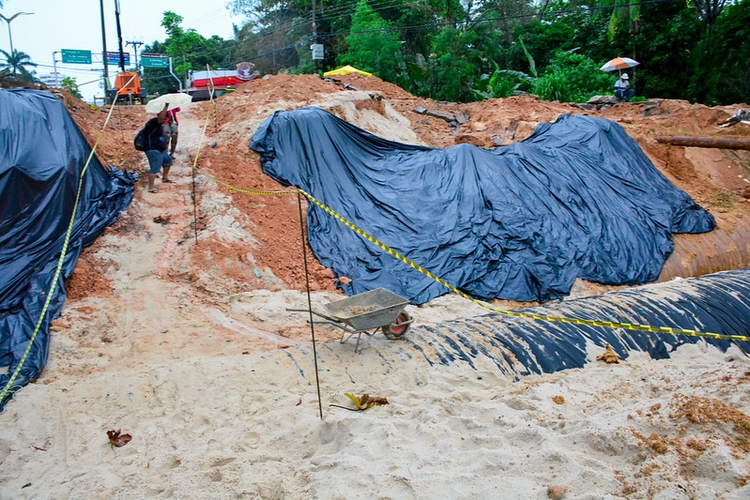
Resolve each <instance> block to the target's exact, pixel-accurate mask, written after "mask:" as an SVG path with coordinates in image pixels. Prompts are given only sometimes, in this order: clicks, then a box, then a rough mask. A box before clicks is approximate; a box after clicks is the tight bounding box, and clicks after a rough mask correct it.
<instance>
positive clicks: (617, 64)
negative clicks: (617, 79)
mask: <svg viewBox="0 0 750 500" xmlns="http://www.w3.org/2000/svg"><path fill="white" fill-rule="evenodd" d="M639 64H641V63H639V62H638V61H635V60H633V59H630V58H629V57H615V58H614V59H612V60H611V61H608V62H607V64H605V65H604V66H602V67H601V68H599V69H600V70H602V71H614V70H616V69H620V70H622V69H628V68H632V67H634V66H638V65H639Z"/></svg>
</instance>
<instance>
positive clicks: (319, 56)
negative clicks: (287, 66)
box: [310, 43, 323, 61]
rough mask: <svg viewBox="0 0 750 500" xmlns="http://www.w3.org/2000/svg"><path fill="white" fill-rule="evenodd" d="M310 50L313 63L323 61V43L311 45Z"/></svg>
mask: <svg viewBox="0 0 750 500" xmlns="http://www.w3.org/2000/svg"><path fill="white" fill-rule="evenodd" d="M310 50H312V58H313V61H322V60H323V44H322V43H314V44H312V45H310Z"/></svg>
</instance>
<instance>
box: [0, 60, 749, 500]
mask: <svg viewBox="0 0 750 500" xmlns="http://www.w3.org/2000/svg"><path fill="white" fill-rule="evenodd" d="M343 80H344V83H347V84H349V85H350V89H349V90H347V89H345V88H344V87H343V86H342V85H341V84H340V83H339V84H337V83H334V82H330V81H323V80H320V79H318V78H316V77H312V76H290V75H277V76H271V77H266V78H263V79H259V80H256V81H253V82H249V83H248V84H246V85H244V86H242V87H241V88H240V89H238V90H237V91H236V92H235V93H234V94H232V95H228V96H224V97H222V98H220V99H218V100H217V101H216V102H215V107H214V105H213V104H214V103H193V104H190V105H188V106H186V107H184V108H183V109H182V111H181V113H180V122H181V123H180V143H179V146H178V155H177V160H176V162H175V167H174V168H173V170H172V174H171V177H172V178H173V179H174V180H175V181H176V183H175V184H160V182H159V181H157V187H158V188H159V189H160V192H159V193H156V194H152V193H148V192H146V191H145V189H144V186H145V181H144V180H143V179H142V180H141V181H139V185H138V188H137V191H136V196H135V199H134V201H133V204H132V206H131V207H130V209H129V210H128V212H127V213H125V214H124V215H123V217H122V218H121V220H120V221H118V222H117V223H116V224H115V225H114V226H113V227H111V228H109V229H108V230H107V231H106V232H105V234H104V236H103V237H101V238H100V239H99V240H98V241H97V242H96V243H95V244H94V245H92V246H91V247H90V248H88V249H87V250H86V251H84V253H83V255H82V257H81V259H80V260H79V264H78V266H77V268H76V271H75V272H74V275H73V277H72V278H71V279H70V280H69V281H68V282H67V287H68V299H67V301H66V304H65V307H64V309H63V313H62V316H61V317H60V318H59V319H58V320H56V321H55V322H54V324H53V333H52V337H51V343H50V349H49V361H48V363H47V366H46V368H45V370H44V372H43V373H42V375H41V377H40V378H39V379H38V380H37V381H36V382H35V383H33V384H30V385H28V386H27V387H25V388H24V389H22V390H21V391H20V392H18V393H17V395H16V396H15V399H14V401H12V402H10V403H9V404H8V405H7V408H6V410H5V411H4V412H3V413H2V414H0V425H2V426H3V428H4V429H6V430H5V431H4V432H3V433H2V434H1V435H0V464H2V470H3V474H2V477H0V498H264V499H267V498H351V497H353V496H355V495H362V494H367V495H372V496H375V497H377V498H500V497H507V498H511V497H512V498H547V497H549V498H555V497H557V498H621V497H628V498H706V497H712V498H713V497H719V498H746V497H747V495H748V493H750V490H749V489H748V488H749V487H748V486H746V483H747V481H748V478H750V463H748V459H747V456H748V455H747V452H748V450H747V449H746V447H747V444H746V443H747V442H750V439H748V438H750V436H747V435H746V433H745V432H746V430H747V428H750V418H748V417H747V414H748V413H749V412H750V399H749V398H748V396H747V394H748V392H747V385H748V381H749V380H750V361H748V359H747V358H746V357H745V356H744V355H742V354H741V353H739V352H738V351H736V350H734V349H732V350H730V351H729V352H728V353H725V354H724V353H721V352H719V351H718V350H716V349H714V348H712V347H707V346H702V345H698V346H684V347H681V348H680V349H679V350H678V351H677V352H676V353H675V354H674V356H673V357H672V359H669V360H661V361H653V360H650V359H649V358H648V357H647V356H646V355H643V354H639V353H635V354H634V355H632V356H631V357H630V358H629V359H628V361H627V363H620V364H616V365H607V364H604V363H595V362H594V363H591V364H590V365H589V366H587V367H586V368H584V369H580V370H578V369H576V370H569V371H566V372H562V373H556V374H553V375H545V376H543V377H528V378H525V379H523V380H521V381H516V382H513V381H511V380H506V379H505V378H504V377H503V376H501V375H500V374H499V373H495V372H493V371H492V370H480V371H475V370H472V369H469V368H467V367H465V366H448V367H432V366H429V365H427V364H425V363H420V362H419V361H418V360H415V359H412V360H407V359H405V360H403V364H401V365H399V366H397V367H390V366H386V365H384V364H383V360H382V359H380V358H379V357H377V356H372V355H371V354H372V351H368V349H367V348H365V349H363V351H362V352H361V353H359V354H354V353H353V345H352V342H348V343H346V344H339V343H337V342H335V340H336V339H338V338H339V337H340V334H341V332H340V331H336V330H333V329H326V328H323V327H319V328H316V331H315V332H316V339H317V341H318V342H320V343H321V345H324V344H323V343H326V342H328V344H325V345H329V346H330V349H331V350H332V351H333V352H334V353H335V355H336V356H337V357H338V358H339V359H341V360H342V362H343V364H344V366H346V367H347V368H346V369H345V370H344V371H343V372H342V371H337V370H334V369H333V368H325V367H324V369H323V370H322V372H321V374H320V385H321V396H322V397H321V406H320V407H319V402H318V398H317V391H316V387H315V378H314V377H313V376H312V374H311V371H312V368H313V365H312V360H311V359H310V360H309V361H310V363H309V364H308V365H307V366H294V365H293V363H290V361H289V359H294V356H291V355H290V356H287V354H289V353H290V352H291V351H290V350H296V349H298V348H301V349H303V351H302V352H308V351H304V349H308V348H309V345H310V342H311V341H310V328H309V326H307V325H306V320H307V315H306V314H303V313H298V312H290V311H287V309H289V308H301V309H305V308H307V307H308V302H307V295H306V293H305V290H306V287H307V285H306V283H307V282H308V280H309V285H310V289H311V290H312V294H311V300H312V305H313V309H318V310H320V309H321V308H322V307H323V306H324V304H325V303H327V302H330V301H332V300H336V299H340V298H342V297H343V295H341V293H340V292H339V291H337V290H336V289H335V287H334V283H333V276H332V274H331V272H330V271H329V270H327V269H325V268H324V267H322V266H320V265H319V264H318V263H317V262H316V261H315V259H314V257H313V255H312V253H311V252H310V251H309V248H308V249H307V264H308V273H307V277H306V273H305V266H304V259H303V256H302V239H301V231H300V222H299V208H298V199H297V196H296V195H263V196H259V195H247V194H243V193H241V192H238V191H232V190H230V189H228V188H226V187H225V186H223V185H221V184H219V183H217V182H216V181H214V180H212V179H211V178H209V177H208V176H206V175H204V174H202V173H194V171H193V169H192V167H193V165H197V166H198V167H199V168H200V170H201V171H202V172H206V173H208V174H210V175H211V176H214V177H215V178H217V179H221V180H222V181H224V182H227V183H230V184H232V185H235V186H238V187H241V188H243V189H246V190H262V191H270V190H279V189H283V187H281V186H279V185H278V184H277V183H276V182H275V181H273V180H271V179H270V178H268V177H266V176H265V175H263V174H262V172H261V169H260V162H259V158H258V155H257V154H255V153H254V152H252V151H251V150H249V148H248V145H249V141H250V138H251V136H252V134H253V132H254V131H255V130H256V129H257V127H258V125H259V124H260V123H262V121H263V120H264V119H266V118H267V117H269V116H270V115H271V114H272V113H273V112H274V111H276V110H278V109H294V108H297V107H301V106H307V105H317V106H320V107H323V108H325V109H328V110H330V111H331V112H333V113H335V114H337V115H338V116H340V117H342V118H344V119H346V120H347V121H350V122H352V123H354V124H356V125H358V126H360V127H362V128H364V129H366V130H368V131H370V132H372V133H374V134H376V135H379V136H382V137H385V138H388V139H392V140H396V141H401V142H411V143H420V144H426V145H429V146H433V147H450V146H452V145H455V144H457V143H459V142H471V143H474V144H477V145H479V146H483V147H494V146H495V145H497V144H499V143H502V144H508V143H510V142H512V141H518V140H521V139H523V138H524V137H527V136H528V135H529V134H530V133H531V132H532V131H533V130H534V128H535V127H536V125H537V124H538V123H539V122H543V121H554V120H555V119H556V118H557V117H558V116H559V115H560V114H563V113H582V112H587V113H590V114H593V115H596V116H602V117H604V118H608V119H612V120H615V121H617V122H618V123H621V124H622V125H623V126H624V127H625V129H626V130H627V132H628V133H629V134H630V135H631V136H632V137H633V138H634V139H636V140H637V141H638V143H639V144H640V145H641V147H642V148H643V149H644V151H645V152H646V153H647V154H648V155H649V157H650V158H651V159H652V161H654V163H655V165H656V166H657V168H659V169H660V170H661V171H662V172H663V173H664V174H665V175H667V176H668V178H669V179H670V180H671V181H672V182H673V183H675V185H677V186H678V187H680V188H682V189H684V190H685V191H687V192H688V193H689V194H691V195H692V196H693V197H694V199H696V201H698V202H699V203H701V204H703V205H704V206H705V207H706V208H708V209H709V210H711V211H712V212H713V213H714V215H716V217H717V219H718V220H719V223H720V225H721V224H731V223H733V221H735V220H738V219H741V218H742V217H745V216H746V215H747V214H746V212H747V210H748V209H747V202H745V201H744V198H742V197H741V196H736V195H735V194H734V193H738V194H742V193H743V192H744V191H743V190H744V188H745V187H746V185H747V181H746V180H745V179H747V178H748V177H749V176H750V170H749V168H750V163H748V156H747V155H746V154H744V153H745V152H739V153H738V152H735V153H731V152H726V151H721V150H707V149H705V150H704V149H701V150H698V149H697V148H677V147H669V146H666V145H663V144H659V143H657V142H656V140H655V136H656V135H692V136H709V135H710V136H717V135H721V134H724V135H732V136H738V135H740V136H748V135H750V127H747V126H745V125H739V126H737V127H734V128H733V129H731V130H730V131H727V129H718V128H717V127H716V124H717V123H718V122H720V121H722V120H724V119H726V118H727V117H728V116H730V115H732V114H734V112H735V110H736V108H737V107H747V105H738V106H736V107H724V108H708V107H705V106H698V105H690V104H689V103H687V102H676V101H659V102H658V106H657V107H656V108H655V110H654V109H652V110H650V111H649V112H648V113H649V116H644V114H645V105H643V104H635V103H633V104H626V105H617V106H613V107H610V108H608V109H602V110H600V111H596V110H593V111H592V110H582V109H580V108H576V107H574V106H571V105H567V104H559V103H549V102H544V101H539V100H537V99H535V98H533V97H530V96H521V97H516V98H511V99H498V100H491V101H486V102H484V103H474V104H464V105H459V104H453V103H437V102H431V101H427V100H424V99H418V98H415V97H413V96H411V95H409V94H408V93H406V92H404V91H403V90H402V89H399V88H398V87H395V86H393V85H391V84H387V83H385V82H382V81H380V80H378V79H377V78H372V77H371V78H364V77H351V78H344V79H343ZM351 86H353V87H355V88H356V89H353V90H352V89H351ZM60 97H61V98H62V99H63V100H65V102H66V105H67V107H68V109H69V110H70V111H71V113H72V114H73V116H74V118H75V119H76V121H77V123H78V124H79V126H80V127H81V129H82V131H83V132H84V134H85V135H86V136H87V138H88V139H89V141H90V142H91V144H95V143H96V144H97V154H98V156H99V158H100V159H101V160H102V163H103V164H105V165H107V164H111V165H115V166H117V167H118V168H122V169H126V170H131V171H132V170H135V171H137V172H139V173H140V174H141V175H142V176H143V175H144V174H145V172H146V162H145V158H144V157H143V155H142V154H140V153H137V152H135V151H133V149H132V137H133V135H134V134H135V132H136V131H137V130H138V128H140V126H142V124H143V123H144V122H145V121H146V120H147V119H148V116H147V115H146V114H145V112H144V111H143V109H142V107H140V106H134V107H119V106H118V107H116V108H115V110H114V112H113V113H112V119H111V121H110V123H109V124H108V125H107V127H106V128H105V129H104V130H103V131H102V130H101V129H102V125H103V123H104V120H105V117H106V111H108V110H91V109H89V108H88V107H87V106H86V105H85V104H83V103H81V102H80V101H77V100H75V99H72V98H70V97H69V96H67V95H61V96H60ZM420 106H421V107H424V108H427V109H429V110H432V111H436V112H442V113H456V112H458V111H461V112H462V113H465V114H466V115H467V116H468V117H469V120H468V122H466V123H464V124H462V125H461V126H460V127H458V128H456V127H452V126H451V125H450V124H449V123H448V122H446V121H445V120H442V119H440V118H435V117H432V116H427V115H420V114H416V113H414V112H413V110H414V109H415V108H417V107H420ZM742 127H744V128H742ZM727 200H729V201H727ZM302 205H303V209H304V207H305V203H304V200H302ZM614 288H615V287H604V286H601V285H596V284H591V283H585V282H580V281H579V282H577V283H576V285H575V287H574V290H573V294H572V296H574V297H578V296H585V295H591V294H596V293H602V292H605V291H609V290H613V289H614ZM496 305H498V306H499V307H506V308H514V307H520V306H524V305H528V304H520V303H511V302H508V301H497V302H496ZM407 310H408V312H409V313H410V314H411V315H412V316H413V317H414V319H415V322H416V323H417V324H429V323H434V322H439V321H444V320H448V319H452V318H456V317H468V316H474V315H478V314H484V313H486V312H487V311H486V310H484V309H482V308H480V307H479V306H476V305H474V304H472V303H469V302H467V301H465V300H464V299H460V298H459V297H455V296H452V295H447V296H444V297H440V298H438V299H436V300H434V301H432V302H431V303H429V304H425V305H423V306H420V307H415V306H408V308H407ZM370 342H372V343H375V344H376V345H378V343H382V342H387V341H386V340H385V338H384V337H383V336H381V335H378V336H375V337H373V338H372V339H370ZM295 352H297V351H295ZM368 354H370V355H368ZM598 354H601V352H598V351H597V352H591V359H592V360H594V359H595V358H596V356H597V355H598ZM301 372H304V374H305V375H304V376H301V375H300V373H301ZM593 381H595V382H593ZM592 382H593V383H592ZM345 392H350V393H355V394H358V395H361V394H362V393H365V392H369V393H370V394H371V395H375V396H382V397H387V399H388V401H389V402H390V404H389V405H387V406H377V407H373V408H370V409H368V410H367V411H365V412H361V413H360V412H348V411H346V410H342V409H339V408H336V407H329V404H332V403H333V404H340V405H347V404H348V403H349V401H348V399H347V398H346V397H345V396H344V393H345ZM321 408H322V411H323V417H322V418H321V417H320V415H319V411H320V409H321ZM743 429H745V430H743ZM108 430H121V431H122V432H123V433H128V434H130V435H132V438H133V439H132V441H131V442H130V443H128V444H127V445H125V446H123V447H121V448H116V447H113V446H111V445H110V444H109V441H108V439H107V435H106V431H108ZM563 491H567V493H565V494H564V496H560V495H561V494H562V492H563ZM508 492H513V494H511V495H510V496H507V495H508Z"/></svg>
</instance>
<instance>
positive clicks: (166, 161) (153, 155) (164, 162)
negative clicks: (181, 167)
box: [145, 149, 172, 174]
mask: <svg viewBox="0 0 750 500" xmlns="http://www.w3.org/2000/svg"><path fill="white" fill-rule="evenodd" d="M145 153H146V158H148V171H149V173H152V174H158V173H159V172H161V167H171V166H172V157H171V156H169V153H167V152H166V151H158V150H156V149H149V150H146V151H145Z"/></svg>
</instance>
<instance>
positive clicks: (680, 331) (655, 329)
mask: <svg viewBox="0 0 750 500" xmlns="http://www.w3.org/2000/svg"><path fill="white" fill-rule="evenodd" d="M299 192H300V193H302V194H303V195H304V196H305V197H306V198H307V199H308V200H310V201H311V202H312V203H314V204H316V205H317V206H319V207H320V208H321V209H323V210H324V211H325V212H326V213H328V214H329V215H331V216H332V217H334V218H335V219H336V220H338V221H339V222H341V223H342V224H344V225H345V226H346V227H348V228H349V229H351V230H352V231H354V232H355V233H357V234H358V235H360V236H361V237H363V238H364V239H366V240H367V241H369V242H370V243H372V244H374V245H376V246H377V247H379V248H380V249H382V250H384V251H385V252H387V253H388V254H389V255H391V256H393V257H395V258H397V259H398V260H400V261H401V262H403V263H404V264H406V265H408V266H410V267H412V268H414V269H416V270H417V271H419V272H420V273H422V274H424V275H425V276H428V277H429V278H432V279H433V280H435V281H437V282H438V283H440V284H441V285H443V286H444V287H446V288H448V289H449V290H450V291H452V292H453V293H455V294H457V295H459V296H461V297H463V298H465V299H467V300H470V301H471V302H473V303H475V304H477V305H479V306H482V307H484V308H485V309H488V310H490V311H492V312H496V313H499V314H504V315H506V316H515V317H518V318H527V319H534V320H538V321H551V322H558V323H570V324H575V325H587V326H599V327H605V328H613V329H616V328H622V329H623V330H634V331H644V332H652V333H669V334H672V335H688V336H691V337H707V338H712V339H723V340H735V341H750V337H747V336H745V335H728V334H723V333H712V332H699V331H697V330H688V329H685V328H673V327H669V326H651V325H635V324H632V323H620V322H617V321H598V320H593V319H577V318H565V317H560V316H547V315H544V314H531V313H526V312H519V311H510V310H507V309H501V308H499V307H494V306H492V305H490V304H487V303H486V302H483V301H481V300H477V299H475V298H473V297H471V296H470V295H468V294H466V293H464V292H462V291H461V290H459V289H458V288H456V287H454V286H453V285H451V284H450V283H448V282H447V281H445V280H443V279H442V278H440V277H439V276H435V275H434V274H432V273H431V272H430V271H428V270H427V269H425V268H423V267H422V266H420V265H419V264H417V263H416V262H414V261H412V260H411V259H409V258H407V257H405V256H403V255H401V254H400V253H398V252H397V251H395V250H394V249H392V248H391V247H389V246H388V245H386V244H385V243H383V242H381V241H379V240H378V239H376V238H375V237H374V236H372V235H370V234H369V233H367V232H366V231H364V230H363V229H361V228H359V227H357V226H356V225H354V224H353V223H352V222H350V221H348V220H347V219H346V218H344V217H343V216H342V215H340V214H339V213H337V212H336V211H335V210H333V209H332V208H330V207H328V206H327V205H325V204H324V203H322V202H321V201H319V200H317V199H316V198H315V197H313V196H312V195H311V194H309V193H307V192H305V191H303V190H302V189H300V190H299Z"/></svg>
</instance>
